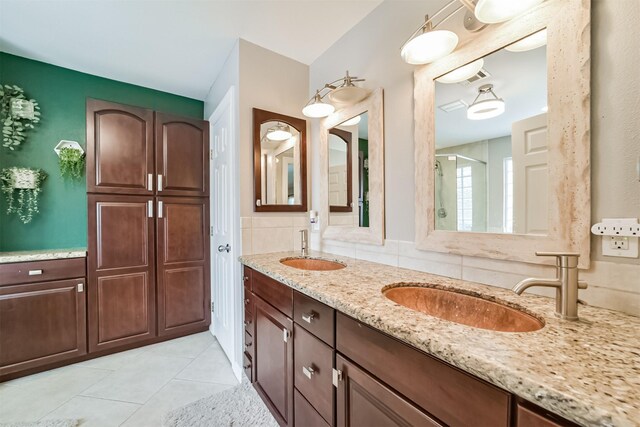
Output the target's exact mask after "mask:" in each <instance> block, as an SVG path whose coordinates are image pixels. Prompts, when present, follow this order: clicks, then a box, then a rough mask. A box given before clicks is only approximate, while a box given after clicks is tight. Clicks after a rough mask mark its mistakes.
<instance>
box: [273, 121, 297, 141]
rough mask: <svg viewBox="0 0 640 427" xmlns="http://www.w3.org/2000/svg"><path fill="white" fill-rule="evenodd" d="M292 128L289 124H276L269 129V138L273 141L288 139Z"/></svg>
mask: <svg viewBox="0 0 640 427" xmlns="http://www.w3.org/2000/svg"><path fill="white" fill-rule="evenodd" d="M292 136H293V135H292V134H291V129H290V128H289V126H286V125H283V124H282V123H278V124H277V125H276V126H274V127H272V128H270V129H269V130H267V139H269V140H271V141H286V140H287V139H289V138H291V137H292Z"/></svg>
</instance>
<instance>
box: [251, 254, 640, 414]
mask: <svg viewBox="0 0 640 427" xmlns="http://www.w3.org/2000/svg"><path fill="white" fill-rule="evenodd" d="M298 254H299V253H293V252H285V253H271V254H262V255H248V256H242V257H240V262H242V263H243V264H245V265H247V266H248V267H251V268H253V269H255V270H257V271H259V272H261V273H264V274H266V275H267V276H270V277H272V278H274V279H276V280H278V281H281V282H283V283H285V284H286V285H288V286H290V287H291V288H293V289H296V290H298V291H300V292H302V293H304V294H306V295H308V296H310V297H312V298H315V299H317V300H319V301H321V302H323V303H325V304H327V305H329V306H331V307H333V308H335V309H337V310H339V311H341V312H343V313H345V314H347V315H349V316H351V317H354V318H356V319H358V320H360V321H361V322H363V323H365V324H368V325H370V326H372V327H374V328H376V329H378V330H381V331H383V332H385V333H387V334H389V335H391V336H393V337H395V338H398V339H399V340H401V341H404V342H406V343H408V344H410V345H412V346H414V347H416V348H418V349H420V350H423V351H425V352H426V353H429V354H431V355H433V356H435V357H437V358H439V359H441V360H444V361H445V362H448V363H450V364H452V365H454V366H457V367H459V368H460V369H462V370H464V371H467V372H469V373H471V374H473V375H476V376H478V377H480V378H482V379H484V380H486V381H488V382H490V383H492V384H494V385H496V386H498V387H501V388H503V389H505V390H507V391H510V392H512V393H514V394H516V395H518V396H520V397H522V398H524V399H527V400H529V401H531V402H534V403H536V404H537V405H539V406H541V407H543V408H546V409H548V410H549V411H551V412H554V413H556V414H559V415H561V416H563V417H565V418H567V419H569V420H572V421H574V422H576V423H578V424H583V425H598V426H634V425H635V426H638V425H640V318H639V317H635V316H630V315H626V314H623V313H619V312H616V311H612V310H606V309H601V308H596V307H590V306H580V311H579V315H580V320H579V321H577V322H570V321H562V320H560V319H558V318H556V317H555V316H554V310H555V301H554V300H553V299H550V298H546V297H541V296H536V295H531V294H524V295H522V296H519V295H516V294H515V293H513V292H511V291H510V290H508V289H502V288H498V287H492V286H486V285H481V284H478V283H473V282H467V281H463V280H457V279H451V278H448V277H443V276H437V275H433V274H428V273H422V272H418V271H414V270H408V269H403V268H397V267H391V266H387V265H382V264H377V263H373V262H367V261H360V260H355V259H352V258H346V257H339V256H335V255H332V254H322V253H319V252H314V253H312V254H311V257H321V258H324V259H331V260H336V261H341V262H343V263H345V264H346V266H347V267H346V268H344V269H342V270H336V271H305V270H298V269H295V268H292V267H287V266H285V265H283V264H281V263H280V262H279V261H280V259H282V258H285V257H295V256H298ZM398 283H407V284H409V283H428V284H430V285H433V286H435V287H439V288H445V289H451V288H454V289H457V290H460V291H463V292H465V293H469V294H476V295H478V294H480V295H482V296H484V297H485V298H488V299H493V300H499V301H500V302H502V303H506V304H507V305H511V306H514V307H517V308H520V309H523V310H524V311H527V312H529V313H531V314H534V315H536V316H537V317H539V318H541V319H543V320H544V322H545V326H544V327H543V328H542V329H540V330H538V331H535V332H524V333H511V332H508V333H505V332H494V331H489V330H483V329H477V328H472V327H469V326H465V325H461V324H457V323H452V322H449V321H446V320H441V319H438V318H435V317H432V316H429V315H426V314H424V313H420V312H417V311H413V310H410V309H408V308H405V307H403V306H400V305H398V304H396V303H394V302H392V301H391V300H388V299H387V298H385V297H384V296H383V295H382V292H381V290H382V288H383V287H385V286H388V285H392V284H398Z"/></svg>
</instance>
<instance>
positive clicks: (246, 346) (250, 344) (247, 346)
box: [244, 342, 253, 348]
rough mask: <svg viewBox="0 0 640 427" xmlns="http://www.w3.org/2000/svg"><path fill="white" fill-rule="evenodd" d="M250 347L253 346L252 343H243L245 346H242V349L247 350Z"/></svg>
mask: <svg viewBox="0 0 640 427" xmlns="http://www.w3.org/2000/svg"><path fill="white" fill-rule="evenodd" d="M252 345H253V343H251V342H248V343H245V344H244V348H249V347H251V346H252Z"/></svg>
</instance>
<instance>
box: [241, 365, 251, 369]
mask: <svg viewBox="0 0 640 427" xmlns="http://www.w3.org/2000/svg"><path fill="white" fill-rule="evenodd" d="M250 367H251V365H244V366H243V368H244V369H249V368H250Z"/></svg>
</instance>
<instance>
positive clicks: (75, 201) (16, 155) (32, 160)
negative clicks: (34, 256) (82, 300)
mask: <svg viewBox="0 0 640 427" xmlns="http://www.w3.org/2000/svg"><path fill="white" fill-rule="evenodd" d="M0 83H3V84H12V85H13V84H15V85H18V86H20V87H22V88H23V89H24V90H25V93H26V94H27V96H28V97H30V98H34V99H36V100H37V101H38V103H39V105H40V112H41V113H42V116H41V121H40V123H39V124H38V125H37V126H36V129H34V130H32V131H30V132H29V133H28V134H27V140H26V142H24V143H23V144H22V146H21V148H19V149H18V150H17V151H13V152H12V151H10V150H8V149H6V148H2V147H1V146H0V169H2V168H6V167H11V166H23V167H32V168H40V169H43V170H44V171H45V172H46V173H47V175H48V177H47V179H46V181H45V183H44V185H43V191H42V193H41V194H40V213H39V214H38V215H37V216H36V217H35V218H34V219H33V221H31V222H30V223H29V224H23V223H22V222H20V221H19V220H18V219H17V217H16V216H15V215H11V216H7V214H6V209H7V207H6V202H5V200H4V197H3V196H2V197H0V251H20V250H33V249H62V248H72V247H85V246H86V245H87V196H86V183H85V180H84V179H83V180H82V181H81V182H73V181H68V180H63V179H62V178H61V176H60V169H59V167H58V156H57V155H56V154H55V152H54V151H53V148H54V147H55V146H56V144H57V143H58V142H59V141H60V140H62V139H67V140H72V141H78V142H79V143H80V145H82V147H83V148H84V147H86V131H85V128H86V126H85V101H86V99H87V98H98V99H104V100H107V101H113V102H119V103H122V104H129V105H135V106H139V107H144V108H150V109H153V110H157V111H162V112H166V113H172V114H177V115H182V116H187V117H194V118H198V119H201V118H202V117H203V110H204V103H203V102H202V101H198V100H195V99H190V98H185V97H182V96H178V95H173V94H170V93H166V92H160V91H157V90H152V89H148V88H144V87H141V86H135V85H131V84H127V83H122V82H118V81H115V80H109V79H105V78H102V77H97V76H93V75H90V74H85V73H80V72H77V71H72V70H69V69H66V68H61V67H57V66H54V65H50V64H45V63H43V62H38V61H33V60H30V59H26V58H22V57H19V56H14V55H10V54H7V53H4V52H0Z"/></svg>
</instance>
